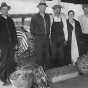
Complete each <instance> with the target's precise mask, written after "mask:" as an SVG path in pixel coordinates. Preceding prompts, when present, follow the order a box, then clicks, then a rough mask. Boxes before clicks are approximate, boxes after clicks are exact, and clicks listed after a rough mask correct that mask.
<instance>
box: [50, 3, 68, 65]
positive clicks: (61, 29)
mask: <svg viewBox="0 0 88 88" xmlns="http://www.w3.org/2000/svg"><path fill="white" fill-rule="evenodd" d="M61 8H62V6H61V5H59V4H58V5H54V6H53V11H54V15H53V22H52V27H51V40H52V63H53V66H54V67H60V66H64V65H66V61H65V53H64V52H65V47H64V46H65V45H66V42H67V40H68V32H67V24H66V17H65V14H63V13H62V12H61Z"/></svg>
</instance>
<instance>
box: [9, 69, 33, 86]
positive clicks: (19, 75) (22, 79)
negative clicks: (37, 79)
mask: <svg viewBox="0 0 88 88" xmlns="http://www.w3.org/2000/svg"><path fill="white" fill-rule="evenodd" d="M32 80H33V75H32V71H31V70H22V69H19V70H17V71H16V72H14V73H13V74H12V75H11V77H10V81H11V83H12V86H13V88H31V86H32Z"/></svg>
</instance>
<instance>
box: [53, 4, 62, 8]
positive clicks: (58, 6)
mask: <svg viewBox="0 0 88 88" xmlns="http://www.w3.org/2000/svg"><path fill="white" fill-rule="evenodd" d="M57 8H60V9H61V8H63V7H62V5H60V4H59V5H54V6H53V7H52V9H57Z"/></svg>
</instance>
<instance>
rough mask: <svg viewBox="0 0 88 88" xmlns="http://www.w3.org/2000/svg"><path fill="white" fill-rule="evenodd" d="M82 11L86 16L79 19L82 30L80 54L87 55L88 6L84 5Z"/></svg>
mask: <svg viewBox="0 0 88 88" xmlns="http://www.w3.org/2000/svg"><path fill="white" fill-rule="evenodd" d="M82 9H83V12H84V14H83V15H81V16H80V17H79V22H80V25H81V29H82V34H81V37H80V38H81V43H80V44H81V45H80V53H81V55H83V54H86V53H87V52H88V4H83V5H82Z"/></svg>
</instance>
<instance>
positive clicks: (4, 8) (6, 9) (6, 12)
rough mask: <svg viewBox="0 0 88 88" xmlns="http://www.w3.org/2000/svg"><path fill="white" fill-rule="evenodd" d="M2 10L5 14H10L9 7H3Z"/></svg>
mask: <svg viewBox="0 0 88 88" xmlns="http://www.w3.org/2000/svg"><path fill="white" fill-rule="evenodd" d="M0 11H1V13H2V14H3V15H7V14H8V7H2V8H1V10H0Z"/></svg>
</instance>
